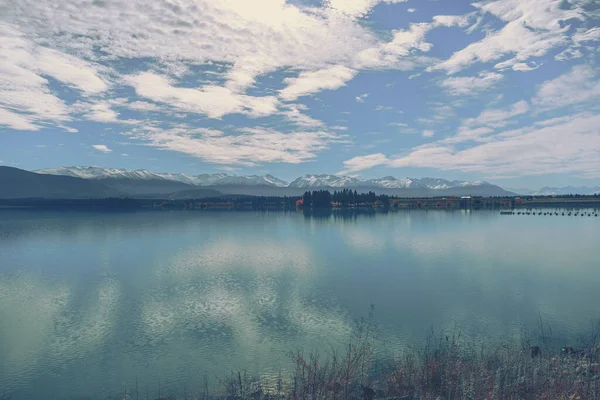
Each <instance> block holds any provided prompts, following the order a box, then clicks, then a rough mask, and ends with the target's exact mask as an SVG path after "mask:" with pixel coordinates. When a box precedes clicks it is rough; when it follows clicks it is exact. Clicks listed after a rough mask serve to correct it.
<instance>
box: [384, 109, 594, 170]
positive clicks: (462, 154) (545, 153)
mask: <svg viewBox="0 0 600 400" xmlns="http://www.w3.org/2000/svg"><path fill="white" fill-rule="evenodd" d="M599 127H600V115H575V116H573V117H571V118H570V119H569V120H567V121H566V122H565V121H562V122H560V123H557V124H550V125H547V126H543V127H541V128H540V127H535V126H531V127H529V128H526V129H520V130H517V131H516V132H515V131H508V132H504V133H501V134H497V135H495V136H494V137H493V138H492V139H491V140H490V141H488V142H486V143H483V144H480V145H477V146H474V147H471V148H468V149H465V150H457V149H455V148H454V147H452V146H446V145H442V144H438V145H436V144H433V145H431V146H423V147H420V148H416V149H415V150H413V151H412V152H411V153H410V154H409V155H407V156H405V157H401V158H398V159H395V160H393V161H391V162H390V166H393V167H407V166H413V167H429V168H438V169H441V170H461V171H466V172H478V173H482V174H485V175H486V176H493V175H515V176H521V175H539V174H547V173H549V172H552V173H561V172H567V173H575V174H577V175H579V176H582V177H596V178H597V177H600V172H599V171H600V128H599Z"/></svg>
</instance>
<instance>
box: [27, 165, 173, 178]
mask: <svg viewBox="0 0 600 400" xmlns="http://www.w3.org/2000/svg"><path fill="white" fill-rule="evenodd" d="M34 172H36V173H38V174H48V175H65V176H73V177H75V178H83V179H107V178H111V179H144V180H148V179H165V178H163V177H162V176H160V174H156V173H154V172H151V171H148V170H145V169H138V170H135V171H128V170H126V169H119V168H102V167H94V166H91V167H61V168H49V169H40V170H37V171H34Z"/></svg>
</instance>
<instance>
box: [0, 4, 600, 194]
mask: <svg viewBox="0 0 600 400" xmlns="http://www.w3.org/2000/svg"><path fill="white" fill-rule="evenodd" d="M599 42H600V5H598V3H597V2H596V1H594V0H569V1H566V0H560V1H554V0H527V1H517V0H496V1H481V2H476V3H475V2H470V1H458V0H439V1H428V0H418V1H417V0H406V1H404V0H327V1H309V0H293V1H292V0H288V1H284V0H255V1H247V0H218V1H217V0H213V1H208V0H161V1H155V2H147V1H145V0H93V1H91V0H90V1H85V2H81V1H79V0H62V1H61V2H58V3H57V2H50V1H47V0H14V1H11V2H2V1H0V163H1V165H11V166H16V167H20V168H24V169H38V168H49V167H58V166H70V165H98V166H106V167H118V168H127V169H141V168H144V169H150V170H153V171H157V172H183V173H187V174H200V173H206V172H208V173H211V172H219V171H227V172H231V173H236V174H266V173H271V174H273V175H275V176H277V177H280V178H282V179H287V180H290V179H293V178H295V177H297V176H299V175H303V174H305V173H336V174H347V175H353V176H360V177H363V178H374V177H381V176H386V175H393V176H396V177H407V176H408V177H415V178H419V177H424V176H434V177H440V178H448V179H477V180H480V179H482V180H487V181H490V182H494V183H497V184H500V185H502V186H505V187H529V188H538V187H541V186H564V185H569V184H574V185H589V186H593V185H599V184H600V68H599V66H598V60H599V56H600V50H599V46H598V44H599Z"/></svg>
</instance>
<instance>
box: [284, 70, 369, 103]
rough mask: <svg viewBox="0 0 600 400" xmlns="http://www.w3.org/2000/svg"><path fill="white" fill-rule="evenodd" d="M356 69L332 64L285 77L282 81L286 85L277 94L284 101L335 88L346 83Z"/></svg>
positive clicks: (352, 76)
mask: <svg viewBox="0 0 600 400" xmlns="http://www.w3.org/2000/svg"><path fill="white" fill-rule="evenodd" d="M356 73H357V72H356V71H355V70H353V69H350V68H348V67H345V66H343V65H334V66H332V67H328V68H324V69H321V70H318V71H312V72H302V73H300V75H298V77H296V78H286V79H284V80H283V81H284V82H285V83H287V85H288V86H287V87H286V88H284V89H282V90H280V91H279V96H280V97H281V98H282V99H283V100H285V101H292V100H296V99H297V98H298V97H301V96H307V95H311V94H314V93H317V92H320V91H322V90H335V89H338V88H340V87H342V86H345V85H346V82H348V81H350V80H351V79H352V78H354V76H355V75H356Z"/></svg>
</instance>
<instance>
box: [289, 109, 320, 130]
mask: <svg viewBox="0 0 600 400" xmlns="http://www.w3.org/2000/svg"><path fill="white" fill-rule="evenodd" d="M282 108H283V111H281V112H280V113H279V114H281V115H283V116H284V117H285V118H286V119H287V120H288V121H289V122H291V123H293V124H294V125H296V126H299V127H301V128H324V127H325V124H324V123H323V121H319V120H318V119H315V118H312V117H310V116H308V115H306V114H305V113H303V112H302V111H306V110H308V107H306V106H305V105H303V104H284V105H283V106H282Z"/></svg>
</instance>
